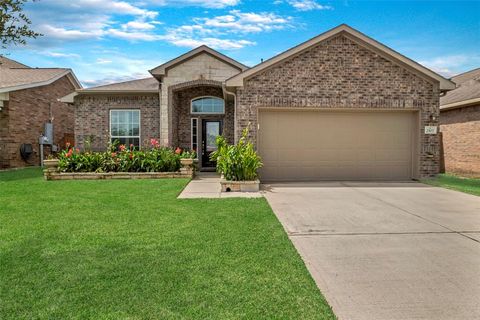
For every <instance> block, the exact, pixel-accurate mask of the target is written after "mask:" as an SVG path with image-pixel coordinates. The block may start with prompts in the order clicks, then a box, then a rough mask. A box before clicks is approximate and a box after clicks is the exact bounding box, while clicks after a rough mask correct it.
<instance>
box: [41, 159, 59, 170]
mask: <svg viewBox="0 0 480 320" xmlns="http://www.w3.org/2000/svg"><path fill="white" fill-rule="evenodd" d="M58 162H59V160H58V159H49V160H43V166H44V167H45V169H46V170H50V171H56V170H57V167H58Z"/></svg>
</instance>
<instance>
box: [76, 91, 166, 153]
mask: <svg viewBox="0 0 480 320" xmlns="http://www.w3.org/2000/svg"><path fill="white" fill-rule="evenodd" d="M112 109H138V110H140V144H141V145H143V146H148V145H149V141H150V139H152V138H155V139H159V138H160V128H159V126H160V108H159V96H158V94H144V95H141V94H138V95H105V94H92V95H82V96H79V97H76V99H75V141H76V146H77V147H79V148H80V149H84V148H85V141H86V140H87V139H89V140H91V141H92V144H91V147H92V150H97V151H104V150H106V148H107V147H108V143H109V141H110V110H112Z"/></svg>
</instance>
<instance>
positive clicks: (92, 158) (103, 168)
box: [59, 139, 181, 172]
mask: <svg viewBox="0 0 480 320" xmlns="http://www.w3.org/2000/svg"><path fill="white" fill-rule="evenodd" d="M150 146H151V148H148V149H145V150H137V149H136V148H135V146H134V145H132V144H130V145H129V146H128V147H127V146H126V145H124V144H118V142H117V141H115V142H113V143H110V144H109V147H108V149H107V150H106V151H104V152H80V150H79V149H75V148H73V147H72V146H70V145H69V146H67V148H66V149H65V150H63V151H62V152H61V153H60V156H59V160H60V161H59V169H60V170H61V171H63V172H176V171H178V170H179V169H180V157H181V154H178V153H176V152H175V150H173V149H171V148H166V147H161V146H160V143H159V142H158V140H156V139H150Z"/></svg>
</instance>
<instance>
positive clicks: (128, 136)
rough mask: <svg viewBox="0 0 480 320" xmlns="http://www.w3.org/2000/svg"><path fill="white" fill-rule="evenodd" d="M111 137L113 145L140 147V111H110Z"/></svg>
mask: <svg viewBox="0 0 480 320" xmlns="http://www.w3.org/2000/svg"><path fill="white" fill-rule="evenodd" d="M110 137H111V139H112V143H113V142H114V141H119V142H120V144H124V145H126V146H129V145H130V144H133V145H134V146H135V147H137V148H139V147H140V110H110Z"/></svg>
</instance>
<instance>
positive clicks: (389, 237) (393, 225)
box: [264, 182, 480, 320]
mask: <svg viewBox="0 0 480 320" xmlns="http://www.w3.org/2000/svg"><path fill="white" fill-rule="evenodd" d="M264 187H265V188H266V190H267V192H266V194H265V197H266V198H267V200H268V202H269V203H270V205H271V207H272V208H273V211H274V212H275V214H276V215H277V217H278V219H279V220H280V221H281V223H282V224H283V226H284V228H285V230H286V231H287V233H288V235H289V237H290V239H291V240H292V242H293V244H294V245H295V247H296V248H297V250H298V252H299V253H300V255H301V256H302V258H303V260H304V261H305V264H306V265H307V268H308V269H309V271H310V273H311V274H312V276H313V278H314V280H315V281H316V283H317V285H318V287H319V288H320V290H321V291H322V293H323V294H324V295H325V297H326V299H327V301H328V302H329V303H330V305H331V306H332V308H333V310H334V312H335V314H336V315H337V316H338V318H339V319H340V320H342V319H344V320H346V319H348V320H375V319H378V320H387V319H417V320H419V319H425V320H426V319H432V320H433V319H435V320H455V319H480V197H476V196H473V195H468V194H464V193H461V192H457V191H452V190H447V189H442V188H436V187H430V186H426V185H423V184H420V183H413V182H412V183H408V182H407V183H348V182H325V183H296V184H295V183H291V184H288V183H287V184H272V185H266V186H264Z"/></svg>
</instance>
